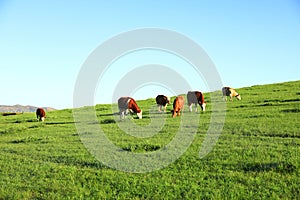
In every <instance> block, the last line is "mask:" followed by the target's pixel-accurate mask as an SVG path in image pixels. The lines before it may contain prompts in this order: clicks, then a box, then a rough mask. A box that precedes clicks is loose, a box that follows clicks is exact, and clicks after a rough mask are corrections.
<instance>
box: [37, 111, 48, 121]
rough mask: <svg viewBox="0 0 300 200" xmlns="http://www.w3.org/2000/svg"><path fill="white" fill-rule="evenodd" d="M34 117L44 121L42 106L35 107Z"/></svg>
mask: <svg viewBox="0 0 300 200" xmlns="http://www.w3.org/2000/svg"><path fill="white" fill-rule="evenodd" d="M36 118H37V119H38V120H39V121H44V120H45V118H46V112H45V110H44V109H43V108H38V109H36Z"/></svg>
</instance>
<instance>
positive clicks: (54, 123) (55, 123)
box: [45, 121, 75, 125]
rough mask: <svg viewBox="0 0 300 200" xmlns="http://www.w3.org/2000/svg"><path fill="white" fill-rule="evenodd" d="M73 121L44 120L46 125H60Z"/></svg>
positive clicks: (72, 122)
mask: <svg viewBox="0 0 300 200" xmlns="http://www.w3.org/2000/svg"><path fill="white" fill-rule="evenodd" d="M74 123H75V122H74V121H69V122H45V124H46V125H61V124H74Z"/></svg>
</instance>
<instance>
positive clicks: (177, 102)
mask: <svg viewBox="0 0 300 200" xmlns="http://www.w3.org/2000/svg"><path fill="white" fill-rule="evenodd" d="M183 106H184V98H183V96H178V97H176V99H174V102H173V110H172V111H171V112H172V117H173V118H174V117H176V116H180V112H182V111H183Z"/></svg>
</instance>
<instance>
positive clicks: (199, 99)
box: [186, 91, 206, 112]
mask: <svg viewBox="0 0 300 200" xmlns="http://www.w3.org/2000/svg"><path fill="white" fill-rule="evenodd" d="M186 97H187V100H188V106H189V109H190V112H192V107H193V104H195V111H196V112H197V105H198V104H199V105H200V107H201V109H202V110H203V111H205V107H206V102H205V101H204V95H203V94H202V92H199V91H188V93H187V95H186Z"/></svg>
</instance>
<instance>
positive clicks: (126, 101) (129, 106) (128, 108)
mask: <svg viewBox="0 0 300 200" xmlns="http://www.w3.org/2000/svg"><path fill="white" fill-rule="evenodd" d="M118 106H119V111H120V118H121V119H124V118H125V115H127V114H128V113H129V112H131V113H136V115H137V116H138V118H139V119H142V113H143V111H142V110H141V109H140V108H139V107H138V105H137V104H136V102H135V100H134V99H133V98H131V97H121V98H119V100H118Z"/></svg>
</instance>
